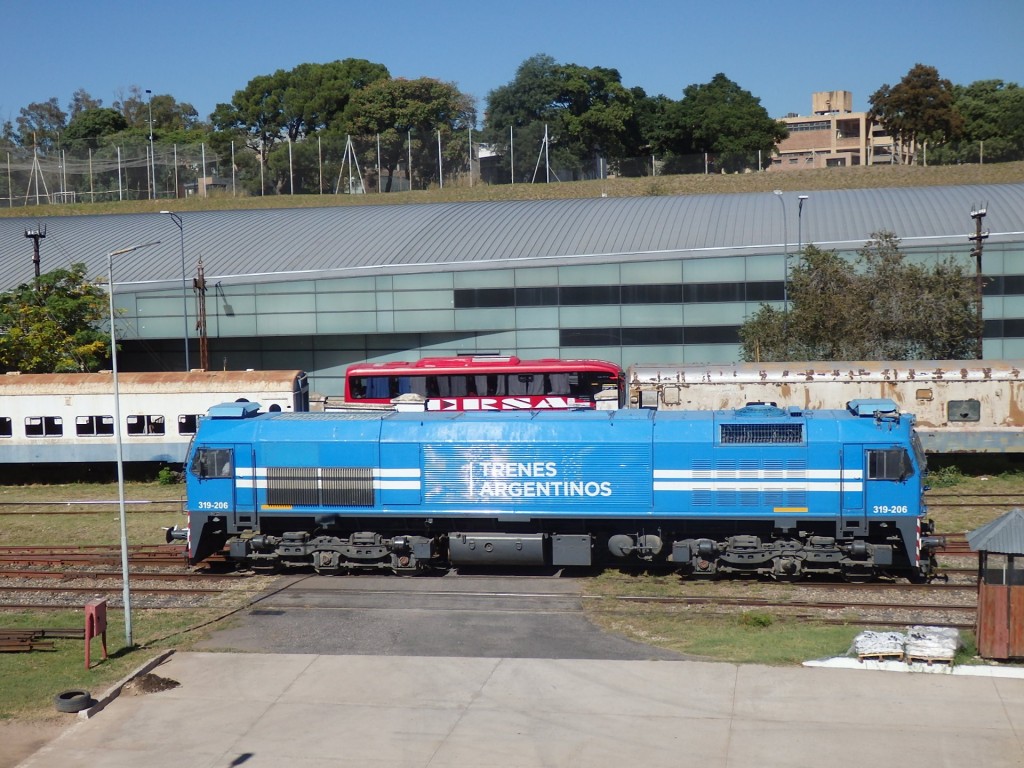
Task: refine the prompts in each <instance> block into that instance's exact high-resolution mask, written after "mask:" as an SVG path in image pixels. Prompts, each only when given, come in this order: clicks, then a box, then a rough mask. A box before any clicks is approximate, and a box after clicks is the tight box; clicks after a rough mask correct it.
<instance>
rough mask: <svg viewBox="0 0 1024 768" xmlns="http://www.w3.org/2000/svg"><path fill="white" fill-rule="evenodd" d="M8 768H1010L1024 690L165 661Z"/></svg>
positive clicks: (711, 675)
mask: <svg viewBox="0 0 1024 768" xmlns="http://www.w3.org/2000/svg"><path fill="white" fill-rule="evenodd" d="M153 673H154V674H156V675H159V676H160V677H163V678H168V679H171V680H174V681H177V682H178V683H180V685H179V686H178V687H175V688H172V689H169V690H164V691H160V692H156V693H150V694H146V695H137V696H131V695H127V693H124V694H122V695H121V696H118V697H116V698H114V699H113V700H112V701H110V703H109V704H108V705H107V706H106V708H105V709H103V711H102V712H99V713H98V714H96V715H95V716H93V717H91V718H89V719H82V720H80V721H79V722H77V723H76V724H75V725H74V726H73V727H71V728H70V729H68V730H67V731H66V732H65V733H63V734H62V735H61V736H60V737H59V738H58V739H56V740H55V741H53V742H51V743H50V744H48V745H47V746H45V747H44V748H43V749H41V750H40V751H39V752H37V753H36V754H35V755H33V756H32V757H30V758H29V759H28V760H26V761H25V762H23V763H22V767H23V768H73V767H74V766H83V767H84V766H89V768H95V766H104V768H118V767H120V766H124V767H125V768H128V766H131V768H139V766H142V767H144V768H165V767H166V768H171V766H173V767H174V768H227V767H228V766H242V765H244V766H245V768H264V766H268V767H269V766H282V765H287V766H294V767H295V768H307V767H311V766H323V765H328V764H329V765H332V766H358V767H359V768H377V767H378V766H379V768H384V767H385V766H387V768H420V767H423V768H524V767H527V766H597V767H600V766H614V767H615V768H622V766H629V765H643V766H644V768H660V766H684V765H696V764H700V765H701V768H750V767H751V766H757V768H800V767H801V766H807V767H808V768H821V766H823V765H827V766H829V767H830V768H845V767H846V766H850V767H851V768H852V767H853V766H856V767H857V768H864V766H871V765H886V764H891V765H905V764H913V765H930V766H943V765H979V766H986V768H1002V767H1003V766H1007V767H1008V766H1024V680H1021V679H1008V678H999V677H966V676H953V675H935V674H891V673H887V672H882V671H865V670H848V669H829V668H791V667H784V668H776V667H764V666H737V665H733V664H721V663H702V662H693V661H664V660H661V661H607V660H580V659H575V660H560V659H509V658H455V657H444V658H438V657H424V656H391V657H384V656H367V655H359V656H333V655H331V656H327V655H316V654H285V655H272V654H259V653H254V654H236V653H201V652H200V653H178V654H174V655H172V656H170V657H169V658H167V659H166V660H165V661H164V662H163V663H162V664H160V665H159V666H157V667H156V668H155V669H153Z"/></svg>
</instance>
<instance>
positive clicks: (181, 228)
mask: <svg viewBox="0 0 1024 768" xmlns="http://www.w3.org/2000/svg"><path fill="white" fill-rule="evenodd" d="M160 213H163V214H165V215H167V216H170V217H171V221H173V222H174V223H175V225H177V227H178V234H179V236H180V238H181V319H182V320H183V321H184V322H185V372H186V373H188V372H189V371H191V370H192V366H191V365H189V361H188V299H187V295H188V278H187V277H186V275H185V225H184V223H183V222H182V220H181V216H179V215H178V214H176V213H175V212H174V211H160Z"/></svg>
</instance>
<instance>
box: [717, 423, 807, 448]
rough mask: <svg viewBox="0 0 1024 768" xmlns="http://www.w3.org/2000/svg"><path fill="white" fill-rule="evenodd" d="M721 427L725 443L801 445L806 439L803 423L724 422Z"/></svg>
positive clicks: (723, 442)
mask: <svg viewBox="0 0 1024 768" xmlns="http://www.w3.org/2000/svg"><path fill="white" fill-rule="evenodd" d="M721 427H722V433H721V441H722V444H723V445H763V444H770V443H783V444H787V445H800V444H801V443H803V441H804V425H803V424H722V425H721Z"/></svg>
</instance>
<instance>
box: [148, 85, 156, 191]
mask: <svg viewBox="0 0 1024 768" xmlns="http://www.w3.org/2000/svg"><path fill="white" fill-rule="evenodd" d="M146 93H147V94H148V95H149V168H150V172H149V176H150V179H151V180H152V184H153V188H152V190H151V194H152V195H153V198H152V199H153V200H156V157H155V156H154V155H153V92H152V91H151V90H149V89H148V88H147V89H146Z"/></svg>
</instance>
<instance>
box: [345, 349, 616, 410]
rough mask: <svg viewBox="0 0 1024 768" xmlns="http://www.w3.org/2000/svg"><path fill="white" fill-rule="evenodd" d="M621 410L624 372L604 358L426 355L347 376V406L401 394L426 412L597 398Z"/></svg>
mask: <svg viewBox="0 0 1024 768" xmlns="http://www.w3.org/2000/svg"><path fill="white" fill-rule="evenodd" d="M609 391H614V392H615V395H614V396H613V397H609V396H608V395H605V398H602V400H603V399H606V398H607V399H610V400H611V403H612V404H613V407H617V408H618V407H622V404H623V400H624V398H625V391H626V388H625V377H624V375H623V372H622V369H621V368H619V366H617V365H613V364H612V363H608V362H605V361H604V360H556V359H545V360H520V359H519V358H518V357H515V356H508V357H502V356H497V355H482V356H475V357H468V356H467V357H426V358H423V359H422V360H417V361H416V362H412V363H407V362H388V363H359V364H356V365H351V366H349V368H348V370H347V371H346V372H345V403H346V405H347V404H367V405H369V404H380V405H389V404H390V403H391V401H392V400H393V399H394V398H396V397H398V396H400V395H404V394H409V393H412V394H418V395H421V396H422V397H424V398H425V399H426V408H427V410H428V411H449V410H450V411H508V410H526V409H531V408H538V409H566V408H594V407H596V403H597V400H598V398H597V395H598V394H599V393H602V392H609Z"/></svg>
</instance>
